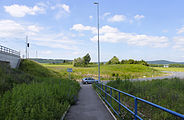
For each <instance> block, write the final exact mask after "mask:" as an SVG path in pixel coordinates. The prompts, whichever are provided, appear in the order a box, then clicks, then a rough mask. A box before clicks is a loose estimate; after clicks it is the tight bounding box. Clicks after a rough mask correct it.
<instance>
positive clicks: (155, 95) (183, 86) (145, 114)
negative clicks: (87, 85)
mask: <svg viewBox="0 0 184 120" xmlns="http://www.w3.org/2000/svg"><path fill="white" fill-rule="evenodd" d="M107 85H109V86H111V87H114V88H116V89H119V90H121V91H124V92H127V93H129V94H132V95H134V96H137V97H140V98H143V99H145V100H148V101H150V102H153V103H155V104H158V105H161V106H163V107H166V108H168V109H170V110H173V111H176V112H178V113H181V114H184V109H183V108H184V80H181V79H178V78H173V79H163V80H159V79H158V80H152V81H129V80H123V81H122V80H116V81H111V82H109V83H107ZM104 90H105V89H104ZM107 92H108V93H109V94H110V89H107ZM112 95H113V97H114V98H116V99H118V98H119V97H118V92H115V91H113V92H112ZM104 96H105V95H104ZM107 99H108V100H109V101H110V98H109V97H107ZM121 102H122V103H123V104H124V105H126V106H127V107H128V108H129V109H131V110H132V111H134V99H133V98H131V97H128V96H126V95H123V94H121ZM112 105H113V106H114V107H115V109H116V110H117V111H118V104H117V102H115V101H114V100H113V101H112ZM120 114H121V117H122V118H124V119H127V120H129V119H133V118H134V117H133V115H131V114H130V113H129V112H128V111H127V110H126V109H124V108H123V107H121V113H120ZM138 114H139V116H141V117H142V118H143V119H145V120H150V119H153V120H177V119H178V118H177V117H176V116H173V115H171V114H168V113H166V112H163V111H161V110H159V109H157V108H154V107H152V106H150V105H148V104H145V103H143V102H141V101H138Z"/></svg>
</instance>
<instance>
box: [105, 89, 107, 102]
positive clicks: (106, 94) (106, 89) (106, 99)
mask: <svg viewBox="0 0 184 120" xmlns="http://www.w3.org/2000/svg"><path fill="white" fill-rule="evenodd" d="M105 99H106V100H107V86H106V85H105Z"/></svg>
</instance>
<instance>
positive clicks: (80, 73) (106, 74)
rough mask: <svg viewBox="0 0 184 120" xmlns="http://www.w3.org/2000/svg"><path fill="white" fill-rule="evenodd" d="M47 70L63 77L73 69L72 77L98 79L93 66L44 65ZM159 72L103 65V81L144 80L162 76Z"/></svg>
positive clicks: (142, 67) (126, 66) (135, 67)
mask: <svg viewBox="0 0 184 120" xmlns="http://www.w3.org/2000/svg"><path fill="white" fill-rule="evenodd" d="M44 66H46V67H47V68H50V69H53V70H55V71H57V72H60V73H61V74H62V75H63V76H68V73H67V68H72V69H73V72H72V73H71V74H72V77H75V78H77V79H81V78H83V77H94V78H96V79H97V75H98V66H97V65H91V66H88V67H73V65H54V64H44ZM162 74H163V73H161V72H160V71H159V70H155V69H153V68H151V67H147V66H144V65H138V64H116V65H101V79H102V80H113V79H116V78H117V77H119V78H122V79H125V78H129V79H130V78H142V77H151V76H160V75H162Z"/></svg>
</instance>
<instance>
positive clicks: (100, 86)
mask: <svg viewBox="0 0 184 120" xmlns="http://www.w3.org/2000/svg"><path fill="white" fill-rule="evenodd" d="M100 93H101V95H102V84H101V83H100Z"/></svg>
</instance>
